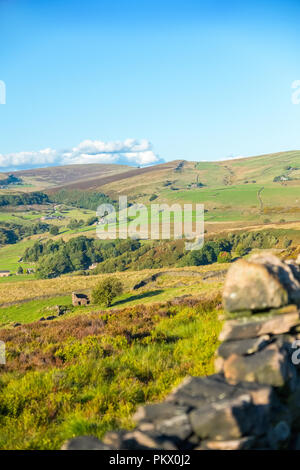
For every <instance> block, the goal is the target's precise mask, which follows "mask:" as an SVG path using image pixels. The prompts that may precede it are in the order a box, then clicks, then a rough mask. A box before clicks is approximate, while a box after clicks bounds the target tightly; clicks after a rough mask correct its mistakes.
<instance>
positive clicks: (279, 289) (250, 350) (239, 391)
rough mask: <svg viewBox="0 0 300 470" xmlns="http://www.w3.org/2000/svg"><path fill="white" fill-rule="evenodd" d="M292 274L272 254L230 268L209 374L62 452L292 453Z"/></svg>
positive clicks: (298, 406)
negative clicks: (129, 423) (131, 425)
mask: <svg viewBox="0 0 300 470" xmlns="http://www.w3.org/2000/svg"><path fill="white" fill-rule="evenodd" d="M298 269H299V268H298V265H297V264H296V263H294V262H293V263H289V262H282V261H280V260H278V259H277V258H275V257H273V256H268V257H261V258H259V257H253V258H251V259H250V261H243V260H242V261H239V262H237V263H236V264H235V265H233V266H232V267H231V268H230V270H229V272H228V274H227V279H226V283H225V289H224V299H223V300H224V304H225V306H226V307H227V308H228V310H229V311H230V312H231V313H230V314H227V317H225V321H224V325H223V330H222V332H221V334H220V341H222V343H221V344H220V346H219V348H218V351H217V352H216V372H217V373H216V374H214V375H211V376H209V377H187V378H186V379H185V380H184V381H183V382H182V383H181V384H180V385H179V386H178V387H177V388H176V389H175V390H173V391H172V393H171V394H170V395H169V396H167V397H166V399H165V401H164V402H163V403H156V404H148V405H146V406H142V407H140V408H139V409H138V410H137V412H136V413H135V415H134V417H133V418H134V420H135V422H136V424H137V426H136V429H135V430H134V431H131V432H127V431H118V432H109V433H107V434H106V435H105V436H104V438H103V441H102V442H101V441H97V440H96V441H97V442H96V441H95V438H94V437H88V436H86V437H81V438H74V439H73V440H72V439H71V440H70V441H68V443H66V444H65V445H64V449H76V448H77V449H82V448H83V447H82V446H85V447H84V448H86V449H104V448H109V449H119V450H122V449H123V450H128V449H132V450H136V449H164V450H177V449H179V450H191V449H197V450H229V449H233V450H237V449H300V424H299V423H300V377H299V372H298V362H299V363H300V346H298V345H297V343H296V341H297V340H298V339H300V334H299V332H300V315H299V310H298V306H297V305H298V300H299V298H300V285H299V284H298V283H299V279H300V274H299V271H298ZM298 285H299V287H298ZM298 290H299V291H298ZM255 292H257V295H255ZM291 302H292V303H293V305H288V306H285V305H286V304H287V303H291ZM283 306H284V308H280V307H283ZM243 310H247V312H245V313H242V314H241V313H240V312H241V311H243ZM258 311H260V312H263V313H259V314H258V313H256V312H258ZM233 317H234V318H233ZM78 439H79V441H78Z"/></svg>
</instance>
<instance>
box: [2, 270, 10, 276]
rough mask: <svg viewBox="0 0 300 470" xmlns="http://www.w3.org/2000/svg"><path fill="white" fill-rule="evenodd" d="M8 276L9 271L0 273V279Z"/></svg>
mask: <svg viewBox="0 0 300 470" xmlns="http://www.w3.org/2000/svg"><path fill="white" fill-rule="evenodd" d="M8 276H10V271H0V277H8Z"/></svg>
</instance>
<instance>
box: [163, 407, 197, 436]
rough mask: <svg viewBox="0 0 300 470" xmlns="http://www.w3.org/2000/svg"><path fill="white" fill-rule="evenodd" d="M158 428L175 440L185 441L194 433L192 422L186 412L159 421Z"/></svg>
mask: <svg viewBox="0 0 300 470" xmlns="http://www.w3.org/2000/svg"><path fill="white" fill-rule="evenodd" d="M156 429H157V431H158V432H160V433H161V434H162V435H164V436H169V437H170V438H172V439H173V440H175V441H180V440H182V441H184V440H185V439H187V438H188V437H189V436H190V435H191V434H192V427H191V423H190V421H189V418H188V416H187V414H186V413H184V414H181V415H178V416H173V417H172V418H169V419H165V420H163V421H160V422H158V423H157V424H156Z"/></svg>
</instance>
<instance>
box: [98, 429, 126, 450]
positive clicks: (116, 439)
mask: <svg viewBox="0 0 300 470" xmlns="http://www.w3.org/2000/svg"><path fill="white" fill-rule="evenodd" d="M124 434H125V431H119V432H116V431H109V432H107V433H106V434H105V436H104V437H103V443H104V444H105V445H107V446H108V447H110V448H112V449H118V450H121V449H122V439H123V436H124Z"/></svg>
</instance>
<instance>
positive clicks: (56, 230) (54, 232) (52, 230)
mask: <svg viewBox="0 0 300 470" xmlns="http://www.w3.org/2000/svg"><path fill="white" fill-rule="evenodd" d="M49 232H50V235H58V233H59V228H58V227H57V226H56V225H52V227H51V228H50V230H49Z"/></svg>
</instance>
